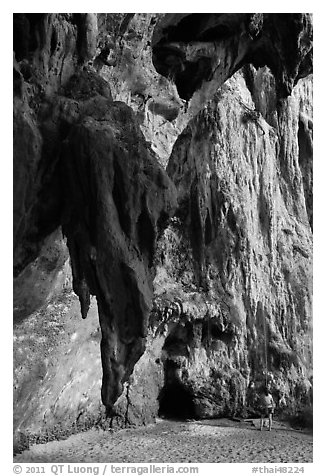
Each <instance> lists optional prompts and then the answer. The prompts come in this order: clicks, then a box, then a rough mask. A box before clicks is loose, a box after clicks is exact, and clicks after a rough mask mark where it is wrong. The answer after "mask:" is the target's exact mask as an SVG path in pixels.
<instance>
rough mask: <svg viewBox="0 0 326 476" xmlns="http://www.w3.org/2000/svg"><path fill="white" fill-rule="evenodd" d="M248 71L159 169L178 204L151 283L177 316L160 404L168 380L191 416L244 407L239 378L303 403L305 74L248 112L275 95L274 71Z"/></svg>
mask: <svg viewBox="0 0 326 476" xmlns="http://www.w3.org/2000/svg"><path fill="white" fill-rule="evenodd" d="M251 74H252V79H253V81H252V83H251V84H250V86H251V88H252V93H251V92H250V91H249V90H248V88H247V85H246V82H245V79H244V77H245V76H246V75H245V74H237V75H235V76H234V77H233V78H232V79H231V80H229V81H228V82H227V83H226V84H225V85H224V86H223V87H222V88H221V89H220V91H219V92H218V93H217V94H216V96H215V98H214V100H213V101H211V102H210V103H209V104H208V105H207V107H206V108H205V109H204V110H203V111H202V112H201V113H200V114H199V115H198V116H197V117H196V118H195V119H194V120H193V121H192V122H191V123H190V124H189V126H188V127H187V128H186V129H185V131H184V132H183V133H182V134H181V136H180V137H179V139H178V140H177V142H176V144H175V146H174V149H173V153H172V155H171V158H170V161H169V164H168V167H167V171H168V173H169V175H170V177H171V178H172V179H173V180H174V182H175V184H176V186H177V189H178V203H179V207H178V210H177V212H176V215H175V218H174V219H173V221H172V222H171V224H170V226H169V227H168V228H167V229H166V230H165V232H164V237H163V238H162V241H161V242H160V244H159V249H160V252H161V258H160V262H159V264H158V268H157V272H156V278H155V281H154V285H155V293H156V296H157V299H158V300H159V301H158V302H159V303H160V307H161V308H162V303H161V300H163V302H165V307H170V306H171V304H169V303H172V309H173V308H174V310H173V312H172V314H171V316H172V317H173V316H174V319H175V318H177V323H175V324H172V323H171V324H170V325H171V326H172V328H171V330H169V333H168V336H167V339H166V341H165V344H164V347H163V349H164V350H165V352H166V354H167V355H166V359H167V360H166V365H167V366H168V367H169V369H168V372H169V373H172V382H170V383H168V384H167V388H166V391H167V392H170V391H171V392H172V394H171V396H170V399H171V402H170V403H169V405H168V407H169V410H170V411H171V410H173V406H175V405H176V401H175V395H174V393H173V390H174V387H175V385H178V386H179V389H180V392H181V390H182V392H183V394H182V392H181V395H184V396H183V400H184V399H185V394H187V395H188V400H189V405H190V409H189V411H190V412H192V413H193V415H194V416H197V417H211V416H221V415H226V414H230V413H231V414H232V412H236V413H241V412H243V411H244V409H245V405H246V392H247V388H248V385H249V382H250V381H251V380H252V381H254V382H256V383H258V384H259V383H260V384H261V383H263V382H264V380H265V378H266V376H268V380H269V381H270V382H271V385H272V390H273V392H274V396H275V399H276V401H277V400H278V399H279V395H280V394H283V395H284V396H285V399H286V401H287V403H288V405H289V407H292V408H294V407H296V406H300V405H301V404H303V403H308V402H309V401H310V400H309V390H310V387H311V384H310V382H309V379H310V378H311V376H312V354H311V350H312V327H311V326H312V322H311V315H312V309H311V306H312V301H311V296H312V289H311V286H312V254H311V253H312V234H311V227H310V224H309V214H310V208H309V205H310V204H309V202H308V205H307V201H306V200H305V193H304V189H305V188H306V187H307V182H308V181H309V180H310V171H309V170H308V176H307V175H305V169H303V168H302V167H300V158H299V157H300V145H299V144H300V141H301V129H300V128H301V121H302V119H301V117H302V111H303V110H306V108H309V95H308V97H307V96H305V95H304V96H301V95H300V93H302V91H304V90H306V91H307V90H309V87H311V82H310V80H309V79H307V80H305V83H304V84H302V85H301V84H299V85H298V87H297V88H296V91H295V92H294V95H293V97H290V98H288V99H286V100H284V101H283V102H282V103H281V105H280V106H279V107H278V108H277V109H274V110H273V111H272V110H269V111H268V113H267V112H266V110H265V112H266V115H265V116H264V115H263V114H261V113H257V114H254V111H255V107H256V110H257V111H259V109H261V110H262V111H263V110H264V107H265V106H266V103H268V102H269V101H272V100H273V98H275V88H274V87H273V81H272V75H271V74H270V72H269V71H268V70H265V71H264V72H262V71H259V72H258V73H257V72H256V71H255V70H254V69H253V68H251ZM263 78H264V80H265V81H266V80H267V79H268V80H269V81H270V88H269V89H267V88H266V84H265V87H264V88H262V79H263ZM266 78H267V79H266ZM262 91H264V96H263V97H262V98H261V99H260V96H259V94H260V93H261V92H262ZM253 98H255V101H256V103H254V102H253ZM270 120H272V124H273V125H271V124H270V122H269V121H270ZM308 120H309V124H310V127H312V124H311V118H309V119H308V118H307V121H308ZM275 126H276V127H275ZM307 134H308V132H307ZM308 137H310V136H309V134H308ZM302 155H303V154H302ZM309 157H310V156H309ZM310 158H311V157H310ZM305 159H306V160H307V161H308V155H306V156H305ZM310 166H311V163H310ZM311 192H312V191H311V189H309V191H307V192H306V195H308V196H310V194H311ZM180 303H181V305H180ZM163 309H164V307H163ZM172 320H173V319H172ZM173 374H174V375H173ZM168 387H170V390H169V388H168ZM183 403H184V402H183ZM180 405H182V404H181V403H180Z"/></svg>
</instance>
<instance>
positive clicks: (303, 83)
mask: <svg viewBox="0 0 326 476" xmlns="http://www.w3.org/2000/svg"><path fill="white" fill-rule="evenodd" d="M14 49H15V59H14V274H15V323H16V331H15V332H16V336H17V339H16V344H15V346H16V347H15V351H16V362H17V365H16V370H15V387H16V390H15V392H16V393H15V406H16V419H15V430H16V432H17V434H18V433H19V432H20V433H19V434H20V436H17V438H18V439H19V438H21V437H22V436H21V435H23V439H24V438H27V437H28V438H29V437H31V440H33V438H34V440H35V438H36V437H35V435H41V436H40V438H41V439H42V438H45V439H46V438H48V437H49V436H44V434H47V432H48V431H49V432H50V433H51V435H52V437H60V436H63V435H66V434H69V432H71V431H73V430H72V428H73V427H74V428H83V427H87V426H90V425H92V424H94V423H96V421H99V420H101V421H102V422H103V414H102V410H101V404H100V402H99V393H100V386H99V378H100V376H99V353H97V351H96V345H98V342H99V340H101V361H102V371H103V376H102V384H101V385H102V387H101V397H102V403H103V404H104V406H105V407H106V410H107V414H108V415H109V416H110V419H109V424H110V425H114V424H115V423H117V424H123V425H125V424H134V423H139V422H143V423H144V422H148V421H151V420H153V418H155V416H156V415H157V414H158V413H159V412H161V413H162V414H164V415H169V414H171V409H172V407H174V412H175V414H176V413H177V414H178V415H179V416H184V417H187V416H190V417H199V418H202V417H214V416H215V417H216V416H222V415H226V416H227V415H230V414H246V412H247V413H248V408H249V404H250V401H249V400H250V399H249V397H248V392H247V388H248V384H249V382H250V380H255V381H256V382H258V383H259V382H260V383H261V382H262V381H263V380H264V379H265V378H266V376H268V378H269V379H270V381H271V385H272V388H273V392H274V394H275V397H276V398H278V397H279V396H283V397H285V399H286V401H287V405H288V409H289V411H292V412H295V411H297V410H298V408H299V407H300V408H301V407H302V406H304V405H306V404H307V402H308V403H309V398H310V397H309V395H310V393H309V392H310V382H309V379H310V378H311V372H312V368H311V366H312V358H311V250H312V234H311V233H312V109H311V108H312V105H311V104H312V98H311V96H312V85H311V84H312V83H311V76H309V74H310V73H311V65H312V60H311V58H312V23H311V16H310V15H308V14H286V15H285V14H284V15H282V14H279V15H277V14H201V15H199V14H167V15H164V14H98V15H96V14H17V15H15V17H14ZM152 53H153V63H152ZM155 68H156V69H155ZM237 71H238V72H237ZM161 74H163V76H161ZM164 75H165V76H166V77H164ZM307 76H308V77H307ZM305 77H307V78H306V79H300V78H305ZM228 78H230V79H228ZM187 123H188V126H187ZM182 131H183V132H182ZM173 144H174V145H173ZM172 148H173V150H172ZM165 166H166V170H165V169H164V167H165ZM60 228H61V229H62V231H63V234H64V237H65V238H62V236H61V231H60ZM68 251H69V256H70V264H71V272H72V273H71V272H70V267H69V262H68V260H67V257H68ZM31 288H34V289H33V293H31V292H30V291H29V290H30V289H31ZM72 288H73V290H74V292H75V294H76V295H77V296H78V298H79V301H80V306H81V315H82V317H84V318H85V317H86V316H87V314H90V316H89V318H88V319H90V320H89V321H88V319H87V321H88V323H87V324H83V323H80V324H79V325H77V321H76V309H77V307H76V306H77V302H76V297H75V294H74V293H73V292H72ZM38 290H39V292H38ZM92 295H93V296H96V301H97V307H98V316H97V311H96V306H95V302H93V300H92V298H91V296H92ZM69 317H70V319H69ZM97 317H98V318H99V321H100V329H99V327H98V325H97V324H96V321H97ZM65 319H66V320H67V322H68V321H69V325H68V324H65ZM40 320H42V325H40V326H37V322H39V321H40ZM65 325H66V329H67V332H66V334H65V331H64V329H65ZM74 326H76V328H74ZM37 329H44V336H43V337H42V336H41V335H40V332H39V331H38V330H37ZM46 329H52V330H51V332H48V331H46ZM26 333H27V334H28V333H30V334H29V335H28V338H27V334H26ZM64 335H65V337H64ZM42 339H43V340H42ZM36 342H39V343H40V344H39V346H38V347H37V346H36V347H35V343H36ZM59 349H62V350H63V351H62V355H65V356H66V357H64V359H63V360H61V357H60V352H59ZM38 350H39V352H38ZM98 351H99V349H98ZM77 354H78V360H80V362H81V368H80V369H78V367H77V366H76V365H75V364H74V362H75V360H74V355H75V356H77ZM28 355H30V356H33V357H31V358H28V359H27V357H26V358H24V356H28ZM43 355H46V359H45V360H44V363H43V364H42V360H43V358H42V356H43ZM24 362H25V363H24ZM61 366H62V368H64V369H65V370H64V371H63V372H62V379H61V380H60V379H57V378H56V377H54V369H55V368H57V369H60V368H61ZM58 372H60V370H58ZM267 373H268V375H267ZM36 375H37V376H38V377H37V378H35V376H36ZM93 377H94V378H93ZM65 380H66V382H65ZM24 389H26V391H25V390H24ZM41 400H42V404H39V402H40V401H41ZM53 401H55V404H54V403H53ZM46 408H50V410H49V411H46ZM172 413H173V412H172ZM175 414H174V416H176V415H175ZM77 422H78V424H77ZM26 435H29V436H26ZM33 435H34V436H33ZM37 438H39V436H37ZM22 444H23V445H24V442H23V443H22Z"/></svg>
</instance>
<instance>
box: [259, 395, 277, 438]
mask: <svg viewBox="0 0 326 476" xmlns="http://www.w3.org/2000/svg"><path fill="white" fill-rule="evenodd" d="M274 408H275V403H274V400H273V397H272V395H271V393H270V392H269V390H268V388H267V387H263V390H262V396H261V417H260V431H262V429H263V425H264V419H265V418H268V430H269V431H271V429H272V422H273V413H274Z"/></svg>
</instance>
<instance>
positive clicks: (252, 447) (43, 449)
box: [14, 420, 313, 463]
mask: <svg viewBox="0 0 326 476" xmlns="http://www.w3.org/2000/svg"><path fill="white" fill-rule="evenodd" d="M312 439H313V438H312V434H309V433H307V432H302V431H296V430H293V429H290V428H289V427H287V426H285V425H283V424H280V423H277V422H275V426H274V428H273V429H272V431H270V432H269V431H268V430H267V429H264V430H263V431H262V432H261V431H259V428H256V427H255V426H254V425H253V424H252V423H248V422H247V423H245V422H241V423H240V422H239V423H235V422H231V421H229V420H210V421H201V422H198V421H187V422H176V421H166V420H165V421H163V420H158V422H157V424H156V425H149V426H147V427H141V428H135V429H125V430H119V431H116V432H114V433H111V432H104V431H103V430H90V431H87V432H85V433H79V434H77V435H73V436H71V437H69V438H68V439H67V440H64V441H53V442H50V443H46V444H43V445H35V446H33V447H31V449H30V450H28V451H24V453H22V454H20V455H17V456H16V457H15V458H14V462H24V463H30V462H35V463H36V462H44V463H152V462H153V463H179V462H189V463H259V462H261V463H280V462H282V463H309V462H312Z"/></svg>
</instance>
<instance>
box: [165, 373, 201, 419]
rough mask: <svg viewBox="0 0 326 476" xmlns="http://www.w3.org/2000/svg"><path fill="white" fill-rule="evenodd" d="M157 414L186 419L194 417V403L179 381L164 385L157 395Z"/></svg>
mask: <svg viewBox="0 0 326 476" xmlns="http://www.w3.org/2000/svg"><path fill="white" fill-rule="evenodd" d="M159 404H160V407H159V416H160V417H163V418H173V419H178V420H186V419H188V418H195V405H194V401H193V396H192V394H191V392H190V391H189V390H188V389H187V388H186V387H185V386H184V385H182V384H181V383H179V382H174V383H170V384H169V385H166V386H165V387H164V388H163V390H162V391H161V394H160V396H159Z"/></svg>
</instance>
